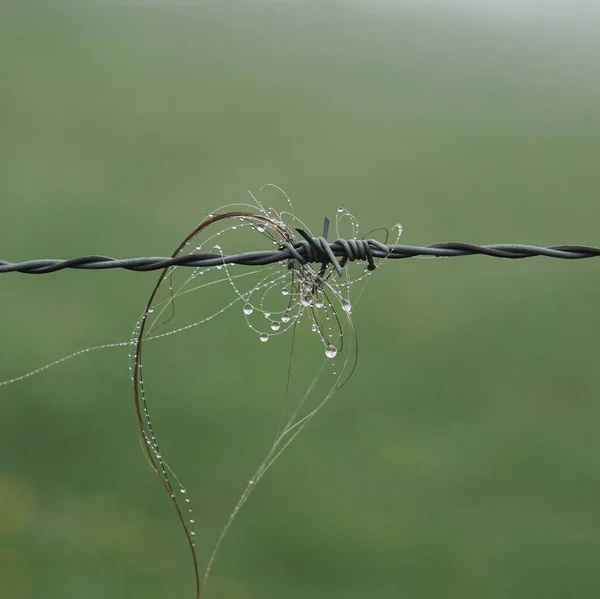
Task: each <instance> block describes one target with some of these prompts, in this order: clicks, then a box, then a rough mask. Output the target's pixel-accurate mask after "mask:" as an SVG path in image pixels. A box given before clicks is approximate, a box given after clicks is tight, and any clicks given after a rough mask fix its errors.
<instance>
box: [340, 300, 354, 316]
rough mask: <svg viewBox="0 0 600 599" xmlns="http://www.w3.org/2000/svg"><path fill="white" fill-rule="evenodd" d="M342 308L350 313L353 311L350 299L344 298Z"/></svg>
mask: <svg viewBox="0 0 600 599" xmlns="http://www.w3.org/2000/svg"><path fill="white" fill-rule="evenodd" d="M342 309H343V310H344V312H348V314H350V313H351V312H352V304H351V303H350V302H349V301H348V300H344V301H343V302H342Z"/></svg>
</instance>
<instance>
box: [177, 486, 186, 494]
mask: <svg viewBox="0 0 600 599" xmlns="http://www.w3.org/2000/svg"><path fill="white" fill-rule="evenodd" d="M179 491H180V492H181V493H184V494H185V493H187V491H186V490H185V489H184V488H183V487H181V489H179Z"/></svg>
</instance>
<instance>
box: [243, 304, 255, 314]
mask: <svg viewBox="0 0 600 599" xmlns="http://www.w3.org/2000/svg"><path fill="white" fill-rule="evenodd" d="M252 312H254V308H253V307H252V306H251V305H250V304H246V305H245V306H244V314H252Z"/></svg>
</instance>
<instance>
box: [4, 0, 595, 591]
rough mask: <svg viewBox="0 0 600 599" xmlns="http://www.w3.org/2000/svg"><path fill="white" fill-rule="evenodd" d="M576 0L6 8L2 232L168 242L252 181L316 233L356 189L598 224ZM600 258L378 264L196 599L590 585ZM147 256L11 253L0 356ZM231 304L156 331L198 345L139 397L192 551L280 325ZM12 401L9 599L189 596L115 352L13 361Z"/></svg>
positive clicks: (108, 329) (142, 249)
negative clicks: (260, 325) (83, 267)
mask: <svg viewBox="0 0 600 599" xmlns="http://www.w3.org/2000/svg"><path fill="white" fill-rule="evenodd" d="M485 4H486V3H482V5H481V6H479V7H478V8H483V6H484V5H485ZM531 4H532V2H529V3H526V4H524V6H530V5H531ZM533 4H535V2H533ZM538 4H540V3H538ZM563 4H564V6H562V5H561V3H560V2H553V3H548V10H540V11H539V12H536V11H535V10H534V9H533V8H531V6H530V8H531V10H520V9H519V8H518V3H514V5H511V6H508V7H505V8H504V9H503V10H490V11H486V10H477V11H470V10H469V8H468V7H466V8H464V10H462V9H461V7H460V5H455V6H454V8H453V9H447V10H442V9H439V8H436V6H435V3H433V2H428V3H427V7H424V6H421V7H416V6H415V4H414V3H412V4H411V3H406V4H402V3H393V2H372V3H369V2H362V3H361V2H351V3H350V2H348V3H345V2H333V1H332V2H300V1H296V2H294V1H290V2H241V1H240V2H220V3H217V2H214V3H208V2H200V1H196V2H145V1H141V0H140V1H129V2H123V3H117V2H106V1H104V2H100V1H96V2H93V1H87V2H72V3H67V2H64V3H59V2H56V1H53V2H49V1H47V0H46V1H43V0H29V1H20V2H10V1H6V0H5V1H4V2H1V3H0V75H1V81H0V198H1V199H0V203H1V204H0V205H1V208H2V210H1V211H0V258H2V259H4V260H14V261H17V260H22V259H29V258H41V257H71V256H77V255H81V254H88V253H103V254H108V255H112V256H122V257H126V256H136V255H165V254H167V253H170V252H171V251H172V250H173V249H174V247H175V246H176V245H177V244H178V243H179V241H180V239H181V238H182V236H183V235H184V234H186V233H187V232H188V231H189V230H190V229H191V228H192V227H193V226H194V225H195V224H196V223H197V222H198V221H199V220H201V218H202V217H203V216H204V215H205V214H206V213H208V212H210V211H211V210H214V209H215V208H217V207H218V206H221V205H223V204H226V203H229V202H237V201H246V200H247V197H248V196H247V193H246V192H247V190H249V189H250V190H253V191H257V190H258V189H259V187H260V186H261V185H262V184H264V183H277V184H278V185H280V186H281V187H283V188H284V189H285V190H286V191H287V192H288V193H289V194H290V195H291V197H292V199H293V200H294V202H295V208H296V212H297V214H298V215H299V216H300V217H301V218H303V219H304V220H305V221H306V222H307V224H308V225H309V226H312V227H314V228H315V229H319V226H320V223H321V222H322V219H323V217H324V216H325V215H330V216H331V215H332V214H334V213H335V209H336V208H337V207H338V206H340V205H343V206H344V207H346V208H348V209H349V210H350V211H352V212H353V213H354V214H355V215H356V216H357V218H358V219H359V221H360V222H361V226H362V227H363V230H364V231H366V230H368V229H371V228H374V227H378V226H391V225H393V224H394V223H396V222H401V223H402V224H403V225H404V230H405V235H404V242H405V243H409V244H416V245H420V244H428V243H434V242H439V241H469V242H474V243H501V242H506V243H508V242H523V243H532V244H560V243H576V244H577V243H581V244H586V243H587V244H595V245H599V244H600V227H599V220H600V202H599V199H598V188H599V186H600V168H599V164H598V157H599V156H600V118H599V110H598V106H600V78H599V75H598V74H599V73H600V58H599V54H598V50H600V42H598V41H597V37H596V32H597V31H598V30H597V25H598V23H599V21H598V18H597V17H598V12H597V10H596V12H595V13H591V12H590V13H587V12H586V4H585V3H581V2H579V3H576V4H573V5H569V3H567V2H566V1H565V2H564V3H563ZM500 5H501V3H498V4H497V6H496V9H497V8H498V7H499V6H500ZM569 6H570V8H569ZM588 6H589V7H590V9H591V4H590V5H588ZM561 7H562V10H559V8H561ZM513 10H514V12H513ZM598 267H599V264H598V263H597V262H596V261H594V260H589V261H581V262H560V261H557V260H545V259H532V260H523V261H516V262H508V261H506V262H504V261H501V260H495V259H491V258H485V257H473V258H464V259H456V260H426V259H423V260H421V259H415V260H406V261H401V262H395V263H390V264H384V265H383V267H382V268H380V269H379V270H377V271H376V272H375V274H374V276H373V277H372V279H371V281H370V283H369V285H368V287H367V289H366V291H365V293H364V295H363V297H362V299H361V302H360V304H359V305H358V306H357V308H356V310H355V313H354V316H355V322H356V326H357V330H358V335H359V339H360V344H361V358H360V362H359V365H358V370H357V372H356V374H355V375H354V377H353V379H352V380H351V381H350V383H349V384H348V385H347V386H346V387H345V388H344V389H343V390H342V391H341V392H340V393H339V394H338V395H336V396H335V399H334V401H332V402H331V403H330V404H329V405H328V406H327V407H326V408H325V409H324V411H323V412H322V413H321V414H320V415H319V417H318V418H317V419H316V420H315V421H314V422H313V423H311V425H310V427H309V428H308V429H307V431H306V432H305V433H304V434H303V435H302V436H301V437H300V439H299V440H298V441H297V442H296V443H295V444H294V445H293V446H292V448H291V449H290V450H289V451H288V453H286V454H285V455H284V456H283V458H282V459H281V461H280V462H278V464H277V465H276V466H275V467H274V468H273V470H272V471H271V472H270V473H269V474H268V476H267V477H266V478H265V480H264V482H263V483H261V486H260V487H259V488H257V491H256V493H255V494H254V495H253V496H252V498H251V500H250V501H249V503H248V504H247V506H246V507H245V508H244V510H243V512H241V514H240V517H239V518H238V520H237V521H236V523H235V525H234V527H233V528H232V531H231V534H230V535H229V536H228V538H227V539H226V542H225V543H224V545H223V548H222V551H221V553H220V554H219V556H218V558H217V562H216V565H215V568H214V571H213V574H212V578H211V579H210V581H209V585H208V586H207V589H206V591H207V592H206V597H207V598H210V599H217V598H220V599H229V598H239V599H250V598H261V599H263V598H271V597H273V598H274V597H286V598H288V597H289V598H302V599H304V598H327V599H332V598H335V597H340V598H341V597H344V599H354V598H359V597H360V598H363V597H376V598H381V599H388V598H390V599H391V598H395V597H410V598H412V599H418V598H438V597H453V598H465V597H473V598H475V597H476V598H486V599H492V598H505V597H523V598H525V597H527V598H531V597H544V598H554V597H572V596H577V597H598V596H600V564H599V560H600V522H599V518H598V505H599V502H600V459H599V455H600V436H599V435H598V419H599V417H600V404H599V403H598V392H597V389H598V386H599V384H600V374H599V373H598V368H597V364H598V355H599V354H600V342H599V340H598V334H597V328H598V320H599V317H598V305H599V303H600V277H599V276H598V272H599V271H598ZM155 279H156V275H155V274H131V273H126V272H117V271H114V272H112V271H108V272H102V273H89V272H62V273H57V274H53V275H48V276H40V277H33V276H25V275H18V274H14V275H2V276H1V277H0V306H1V307H2V315H3V316H2V328H1V329H0V330H1V338H2V346H1V347H2V349H1V360H0V379H6V378H10V377H13V376H17V375H20V374H22V373H24V372H27V371H28V370H31V369H34V368H36V367H38V366H41V365H43V364H45V363H47V362H50V361H52V360H54V359H56V358H59V357H61V356H62V355H64V354H67V353H69V352H71V351H74V350H77V349H81V348H84V347H87V346H91V345H96V344H99V343H107V342H111V341H123V340H126V339H128V335H129V333H130V331H131V328H132V327H133V325H134V323H135V320H136V318H137V316H138V315H139V313H140V311H141V309H142V307H143V305H144V304H145V301H146V299H147V296H148V293H149V292H150V290H151V288H152V286H153V284H154V281H155ZM229 318H232V317H231V316H227V317H226V318H225V317H224V321H223V322H224V323H225V324H224V325H220V328H217V329H215V331H216V333H214V334H211V335H202V334H197V335H189V336H186V335H181V336H179V338H178V339H177V343H171V344H169V345H168V346H165V348H164V350H163V351H164V352H165V355H164V358H165V361H166V362H172V363H174V362H175V361H176V360H177V359H180V358H182V356H187V357H188V359H189V358H190V356H191V357H193V358H195V360H189V365H190V367H189V369H188V370H187V371H186V372H184V374H183V375H182V376H181V377H178V378H177V380H175V381H173V380H170V381H169V386H168V388H166V389H165V392H164V393H163V394H162V396H161V394H158V395H155V396H153V400H154V406H155V419H156V424H157V426H159V428H160V434H161V435H162V438H163V439H164V440H165V441H164V443H166V444H168V446H169V448H170V451H169V456H170V457H171V462H172V465H173V466H174V468H175V470H176V471H177V473H178V474H179V475H180V476H181V478H182V479H183V480H184V482H185V483H186V485H187V486H188V489H189V493H190V496H191V497H192V498H193V500H194V503H195V506H196V511H197V515H198V521H199V522H200V526H199V533H198V534H199V543H200V544H201V545H202V547H208V546H209V545H210V544H211V541H212V539H213V538H214V534H215V532H216V531H217V529H218V527H219V526H220V525H221V524H222V522H223V515H224V514H226V513H227V511H228V510H229V509H230V507H231V505H233V503H234V502H235V499H236V497H237V494H238V493H239V492H240V491H241V486H242V485H243V483H244V481H245V480H247V478H248V476H249V475H250V473H251V471H252V468H253V466H254V465H255V463H256V461H257V459H258V456H260V455H261V454H262V453H263V452H264V450H265V448H266V444H267V443H268V441H269V440H270V438H271V435H272V432H273V423H274V420H273V419H272V418H268V417H265V409H266V408H265V406H267V407H269V406H270V407H271V408H272V414H273V415H275V414H276V407H277V400H278V397H279V396H278V395H277V392H276V391H273V387H274V386H275V383H276V382H277V384H279V381H280V377H279V375H280V374H281V372H274V369H273V368H272V367H271V366H270V364H271V362H270V361H269V359H268V357H269V356H272V357H273V356H275V355H276V354H280V353H281V351H282V347H285V344H276V343H272V344H267V345H268V347H262V346H261V347H260V350H261V352H260V354H257V345H258V344H257V343H256V339H255V337H253V336H252V335H251V334H250V333H249V332H248V330H247V329H246V328H245V327H244V326H240V322H239V317H238V315H236V318H238V321H236V322H235V323H232V322H231V321H230V320H228V319H229ZM156 351H157V352H159V353H160V348H158V346H157V348H156ZM167 353H168V355H167ZM224 355H231V356H232V359H233V361H234V365H233V366H231V365H230V366H229V367H228V368H225V367H224V366H223V362H222V358H223V356H224ZM159 358H160V356H159ZM157 364H158V362H157ZM153 376H154V378H155V380H159V379H160V377H161V372H160V369H159V368H158V369H157V370H156V371H154V372H153ZM278 377H279V378H278ZM278 388H279V387H278ZM273 417H275V416H273ZM0 423H1V430H0V596H1V597H2V598H4V597H6V598H7V599H26V598H38V597H44V598H45V599H51V598H60V599H70V598H77V599H79V598H82V597H85V598H90V599H94V598H102V599H104V598H107V597H111V598H125V597H142V596H143V597H145V598H146V599H153V598H164V597H178V598H179V597H181V598H186V597H189V598H191V597H192V596H193V588H192V584H193V583H192V576H191V563H190V558H189V555H188V552H187V549H186V546H185V542H184V539H183V536H182V534H181V531H180V528H179V525H178V523H177V521H176V519H175V515H174V512H173V509H172V506H171V505H170V504H169V502H168V499H167V498H166V497H165V495H164V493H163V492H162V490H161V488H160V485H159V484H158V481H157V480H156V479H155V477H154V476H153V474H152V472H151V471H150V469H149V468H148V466H147V464H145V462H144V459H143V457H142V453H141V451H140V446H139V441H138V439H137V434H136V429H135V423H134V412H133V401H132V394H131V390H130V382H129V378H128V371H127V356H126V351H125V350H123V349H116V350H106V351H103V352H97V353H90V354H86V355H84V356H82V357H79V358H76V359H74V360H72V361H69V362H66V363H64V364H61V365H60V366H57V367H55V368H53V369H51V370H49V371H47V372H45V373H43V374H40V375H38V376H36V377H33V378H30V379H27V380H25V381H22V382H20V383H18V384H15V385H12V386H6V387H1V388H0Z"/></svg>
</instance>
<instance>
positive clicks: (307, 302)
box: [300, 295, 312, 307]
mask: <svg viewBox="0 0 600 599" xmlns="http://www.w3.org/2000/svg"><path fill="white" fill-rule="evenodd" d="M300 303H301V304H302V305H303V306H305V307H306V306H310V304H311V303H312V298H311V297H310V295H305V296H303V297H302V299H301V300H300Z"/></svg>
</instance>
